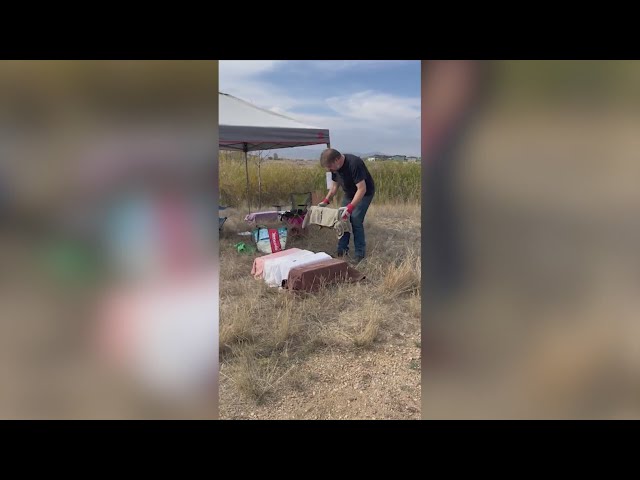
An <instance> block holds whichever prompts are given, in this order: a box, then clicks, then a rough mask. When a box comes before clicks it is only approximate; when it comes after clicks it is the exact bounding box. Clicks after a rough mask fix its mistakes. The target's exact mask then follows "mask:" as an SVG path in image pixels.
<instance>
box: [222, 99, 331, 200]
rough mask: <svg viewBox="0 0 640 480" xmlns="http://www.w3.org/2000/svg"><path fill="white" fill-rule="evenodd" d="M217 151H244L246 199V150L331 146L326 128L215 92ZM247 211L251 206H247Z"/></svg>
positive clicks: (247, 172) (247, 165)
mask: <svg viewBox="0 0 640 480" xmlns="http://www.w3.org/2000/svg"><path fill="white" fill-rule="evenodd" d="M218 102H219V107H218V108H219V118H218V120H219V122H218V123H219V129H218V136H219V147H220V150H232V151H240V152H244V160H245V170H246V174H247V201H248V200H249V164H248V159H247V152H252V151H257V150H274V149H278V148H291V147H300V146H304V145H321V144H326V145H327V147H330V146H331V142H330V138H329V130H328V129H325V128H318V127H313V126H310V125H306V124H304V123H302V122H299V121H298V120H295V119H293V118H290V117H287V116H285V115H281V114H278V113H275V112H272V111H270V110H266V109H264V108H260V107H257V106H255V105H253V104H251V103H249V102H246V101H244V100H241V99H239V98H237V97H234V96H232V95H229V94H227V93H222V92H219V93H218ZM249 210H251V207H250V206H249Z"/></svg>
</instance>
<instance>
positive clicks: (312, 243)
mask: <svg viewBox="0 0 640 480" xmlns="http://www.w3.org/2000/svg"><path fill="white" fill-rule="evenodd" d="M245 213H246V212H245V211H238V210H232V209H229V210H226V211H225V216H228V217H229V220H228V221H227V223H226V224H225V227H224V231H223V233H222V234H221V238H220V259H221V267H220V356H221V367H220V375H221V376H220V418H234V419H242V418H246V419H249V418H260V419H276V418H277V419H365V418H376V419H419V418H420V205H419V204H413V205H406V204H386V205H379V204H376V202H375V200H374V202H373V204H372V205H371V207H370V209H369V212H368V214H367V217H366V219H365V228H366V234H367V258H366V259H365V260H364V261H363V262H362V263H360V264H359V265H358V266H357V268H358V270H360V271H362V272H363V273H365V274H366V276H367V279H366V280H365V281H363V282H360V283H357V284H340V285H333V286H328V287H326V288H323V289H321V291H319V292H317V293H314V294H292V293H289V292H283V291H279V290H278V289H270V288H269V287H267V286H266V284H264V282H262V281H261V280H255V279H254V278H253V277H252V276H251V275H250V271H251V266H252V263H253V259H254V258H255V256H256V255H259V254H255V255H242V254H238V253H237V252H236V250H235V249H234V247H233V245H234V244H235V243H237V242H239V241H242V240H243V239H246V238H247V237H241V236H238V235H237V232H239V231H245V230H248V227H247V225H246V224H245V223H244V221H243V217H244V215H245ZM336 242H337V240H336V237H335V234H334V232H332V231H329V230H326V229H323V230H317V229H315V227H311V228H310V233H309V235H308V237H306V238H296V239H290V240H289V242H288V244H287V248H290V247H298V248H305V249H310V250H312V251H315V252H318V251H324V252H327V253H329V254H332V253H333V252H334V251H335V247H336Z"/></svg>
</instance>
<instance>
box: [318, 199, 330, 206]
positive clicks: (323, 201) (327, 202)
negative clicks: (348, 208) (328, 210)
mask: <svg viewBox="0 0 640 480" xmlns="http://www.w3.org/2000/svg"><path fill="white" fill-rule="evenodd" d="M330 203H331V200H329V199H328V198H325V199H324V200H322V201H321V202H320V203H319V204H318V206H319V207H326V206H328V205H329V204H330Z"/></svg>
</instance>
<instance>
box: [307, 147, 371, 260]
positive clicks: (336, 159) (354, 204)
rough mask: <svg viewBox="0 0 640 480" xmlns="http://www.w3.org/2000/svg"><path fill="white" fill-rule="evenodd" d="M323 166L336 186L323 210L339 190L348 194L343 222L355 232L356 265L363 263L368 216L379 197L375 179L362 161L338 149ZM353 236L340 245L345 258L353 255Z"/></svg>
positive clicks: (322, 161)
mask: <svg viewBox="0 0 640 480" xmlns="http://www.w3.org/2000/svg"><path fill="white" fill-rule="evenodd" d="M320 165H322V166H323V167H324V168H326V169H327V171H329V172H331V179H332V180H333V182H334V183H333V186H332V187H331V189H330V190H329V192H328V193H327V196H326V197H325V198H324V199H323V200H322V202H320V204H319V206H320V207H326V206H327V205H329V203H331V199H332V198H333V196H334V195H335V194H336V193H337V192H338V186H340V187H341V188H342V190H343V191H344V198H343V200H342V207H341V211H342V212H343V213H342V218H343V220H347V219H350V221H351V227H352V229H353V244H354V247H355V261H356V262H360V261H361V260H362V259H363V258H364V257H365V253H366V241H365V235H364V217H365V215H366V214H367V210H368V209H369V205H370V204H371V200H373V196H374V194H375V185H374V183H373V178H372V177H371V174H370V173H369V170H368V169H367V166H366V165H365V164H364V162H363V161H362V159H361V158H360V157H357V156H355V155H351V154H349V153H347V154H344V155H343V154H341V153H340V152H339V151H337V150H336V149H334V148H327V149H326V150H325V151H323V152H322V154H321V155H320ZM350 237H351V235H350V234H349V233H345V234H344V235H343V236H342V238H340V240H339V241H338V249H337V256H339V257H340V256H345V255H347V254H348V252H349V239H350Z"/></svg>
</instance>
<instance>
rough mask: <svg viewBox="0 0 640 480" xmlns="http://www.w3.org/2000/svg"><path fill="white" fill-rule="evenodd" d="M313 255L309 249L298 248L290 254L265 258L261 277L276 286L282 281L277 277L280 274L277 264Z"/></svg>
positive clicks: (271, 285) (270, 284)
mask: <svg viewBox="0 0 640 480" xmlns="http://www.w3.org/2000/svg"><path fill="white" fill-rule="evenodd" d="M311 255H315V254H314V253H313V252H311V251H309V250H300V251H299V252H296V253H294V254H292V255H285V256H283V257H278V258H272V259H268V260H265V262H264V267H263V274H262V278H263V279H264V281H265V282H266V283H267V285H269V286H270V287H278V286H280V284H281V283H282V281H281V280H280V281H278V277H279V275H280V270H279V268H278V267H279V265H280V264H281V263H283V262H285V261H287V260H292V259H297V258H304V257H307V256H311Z"/></svg>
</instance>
